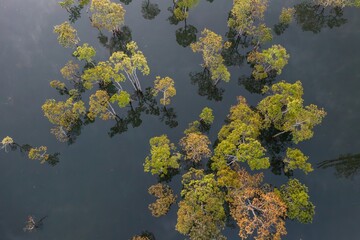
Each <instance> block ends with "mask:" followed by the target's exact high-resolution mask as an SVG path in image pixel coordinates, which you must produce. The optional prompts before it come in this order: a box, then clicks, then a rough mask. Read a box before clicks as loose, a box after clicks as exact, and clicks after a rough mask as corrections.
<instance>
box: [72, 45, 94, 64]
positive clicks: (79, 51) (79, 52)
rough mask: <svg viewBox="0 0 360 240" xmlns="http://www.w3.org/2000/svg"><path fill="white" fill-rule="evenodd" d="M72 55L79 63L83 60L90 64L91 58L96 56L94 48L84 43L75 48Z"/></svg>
mask: <svg viewBox="0 0 360 240" xmlns="http://www.w3.org/2000/svg"><path fill="white" fill-rule="evenodd" d="M73 55H74V56H75V57H76V58H77V59H78V60H80V61H82V60H85V61H86V62H92V60H93V57H94V56H95V55H96V51H95V48H93V47H92V46H90V45H89V44H87V43H84V44H83V45H82V46H78V47H77V48H76V50H75V51H74V53H73Z"/></svg>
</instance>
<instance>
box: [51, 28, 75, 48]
mask: <svg viewBox="0 0 360 240" xmlns="http://www.w3.org/2000/svg"><path fill="white" fill-rule="evenodd" d="M54 33H56V34H57V35H58V37H57V39H58V42H59V44H60V45H61V46H63V47H65V48H74V47H75V46H76V45H77V44H78V43H79V42H80V39H79V37H78V36H77V31H76V29H75V28H73V27H72V26H71V25H70V23H69V22H63V23H62V24H60V25H56V26H55V27H54Z"/></svg>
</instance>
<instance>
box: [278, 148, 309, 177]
mask: <svg viewBox="0 0 360 240" xmlns="http://www.w3.org/2000/svg"><path fill="white" fill-rule="evenodd" d="M307 160H308V157H307V156H305V155H304V154H303V153H302V152H301V151H300V150H299V149H295V148H288V149H287V150H286V156H285V159H284V163H285V168H284V171H285V172H288V171H292V170H295V169H301V170H303V171H304V172H305V173H306V174H308V173H309V172H312V171H313V170H314V169H313V168H312V167H311V164H310V163H308V162H307Z"/></svg>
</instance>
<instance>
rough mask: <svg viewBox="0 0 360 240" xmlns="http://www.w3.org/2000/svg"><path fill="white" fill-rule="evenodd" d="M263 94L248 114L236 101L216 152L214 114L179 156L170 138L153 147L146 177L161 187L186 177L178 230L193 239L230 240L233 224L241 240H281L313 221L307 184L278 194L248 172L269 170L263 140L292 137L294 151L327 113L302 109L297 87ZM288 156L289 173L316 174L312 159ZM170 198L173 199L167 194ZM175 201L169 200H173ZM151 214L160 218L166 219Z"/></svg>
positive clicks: (291, 183) (197, 124) (203, 119)
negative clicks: (294, 224) (289, 225)
mask: <svg viewBox="0 0 360 240" xmlns="http://www.w3.org/2000/svg"><path fill="white" fill-rule="evenodd" d="M264 91H265V92H266V93H267V94H268V96H266V97H264V98H263V99H262V100H261V101H260V102H259V103H258V105H257V106H256V107H251V106H249V105H248V104H247V102H246V100H245V98H243V97H239V98H238V103H237V104H236V105H234V106H232V107H231V108H230V113H229V115H228V117H227V120H226V123H225V125H223V126H222V128H221V129H220V131H219V133H218V138H217V140H216V141H215V144H214V145H213V150H212V149H211V141H210V139H209V138H208V136H207V135H206V132H207V131H208V130H209V127H210V125H211V124H212V122H213V120H214V116H213V114H212V110H211V109H209V108H205V109H204V110H203V111H202V112H201V114H200V116H199V118H200V120H197V121H194V122H192V123H190V124H189V127H188V128H187V129H186V130H185V131H184V134H185V136H184V137H183V138H181V139H180V141H179V149H180V150H178V148H177V147H176V145H175V144H174V143H171V141H170V140H169V138H168V137H167V136H166V135H162V136H159V137H153V138H151V139H150V146H151V150H150V154H149V156H148V157H147V158H146V160H145V164H144V170H145V172H151V173H152V174H153V175H157V176H158V177H159V179H160V180H162V179H164V177H165V176H166V175H171V174H172V173H174V172H181V170H184V171H185V173H184V174H183V176H182V186H183V188H182V191H181V193H180V196H181V200H180V201H179V202H178V207H179V208H178V219H177V224H176V230H177V231H179V232H180V233H182V234H184V235H186V236H188V237H189V238H190V239H204V240H205V239H226V238H225V236H223V235H222V233H221V232H222V229H223V228H224V227H225V226H226V222H227V221H229V219H233V220H234V221H235V222H236V223H237V225H238V226H239V229H240V232H239V236H240V237H241V238H243V239H244V238H248V237H250V236H255V237H256V239H280V238H281V236H283V235H285V234H286V227H285V220H286V219H291V220H297V221H299V222H301V223H309V222H311V221H312V218H313V215H314V213H315V211H314V209H315V207H314V205H313V204H312V203H311V201H310V200H309V195H308V189H307V187H306V186H305V185H304V184H302V183H301V182H300V181H299V180H297V179H296V178H290V179H289V180H288V182H287V183H284V184H283V185H281V186H279V187H275V186H272V185H270V184H267V183H263V174H262V173H257V174H251V173H250V172H249V171H248V170H246V168H250V170H265V169H268V168H270V166H271V164H272V163H271V161H270V156H269V155H268V154H267V151H268V149H267V146H265V145H263V144H262V139H261V136H262V135H263V134H264V133H266V132H268V131H270V130H271V132H272V133H273V135H272V138H280V137H281V136H282V135H284V134H287V135H288V136H289V137H290V139H291V141H292V144H293V145H295V144H297V143H299V142H301V141H304V140H307V139H309V138H311V136H312V135H313V128H314V127H315V126H316V125H318V124H320V123H321V121H322V119H323V117H324V116H325V112H324V110H323V109H320V108H318V107H317V106H315V105H312V104H311V105H309V106H304V105H303V99H302V95H303V88H302V86H301V83H300V82H299V81H297V82H296V83H293V84H290V83H286V82H284V81H283V82H280V83H277V84H274V85H272V87H271V88H268V89H265V90H264ZM274 129H275V130H274ZM282 156H283V157H282V159H278V161H280V162H281V164H282V168H283V171H284V172H285V173H286V172H289V171H294V170H296V169H299V170H302V171H303V172H304V173H305V174H307V173H308V172H311V171H312V170H313V168H312V166H311V164H310V163H309V162H308V161H307V160H308V157H307V156H305V155H304V154H303V153H302V152H301V150H300V149H298V148H294V147H289V148H287V149H286V150H284V152H283V153H282ZM189 166H190V167H189ZM165 179H166V178H165ZM167 180H169V179H168V178H167ZM157 186H158V185H154V186H152V187H151V188H155V187H157ZM159 186H160V185H159ZM162 191H163V190H162ZM165 192H171V193H172V191H170V190H168V187H166V191H165ZM163 195H164V196H166V194H163ZM174 199H175V197H172V195H171V200H174ZM164 202H166V203H167V204H163V205H162V206H163V207H164V209H163V211H162V213H163V212H167V211H168V207H170V205H171V204H172V203H173V201H170V200H164ZM170 202H171V204H170ZM150 209H151V211H152V213H153V215H154V216H156V217H158V216H160V214H157V212H155V214H154V211H153V210H152V208H150Z"/></svg>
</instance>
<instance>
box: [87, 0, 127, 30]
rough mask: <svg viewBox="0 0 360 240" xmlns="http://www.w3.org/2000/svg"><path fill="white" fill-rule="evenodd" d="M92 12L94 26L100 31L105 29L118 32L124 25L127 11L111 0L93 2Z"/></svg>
mask: <svg viewBox="0 0 360 240" xmlns="http://www.w3.org/2000/svg"><path fill="white" fill-rule="evenodd" d="M90 10H91V12H92V16H91V21H92V25H93V26H94V27H96V28H98V29H102V28H104V29H106V30H108V31H109V32H112V31H115V32H116V31H119V29H120V27H121V25H123V23H124V17H125V9H124V8H123V7H122V6H121V4H119V3H114V2H111V1H110V0H92V2H91V7H90Z"/></svg>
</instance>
